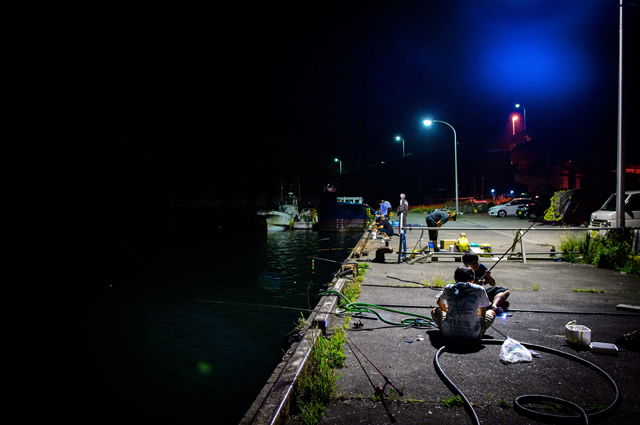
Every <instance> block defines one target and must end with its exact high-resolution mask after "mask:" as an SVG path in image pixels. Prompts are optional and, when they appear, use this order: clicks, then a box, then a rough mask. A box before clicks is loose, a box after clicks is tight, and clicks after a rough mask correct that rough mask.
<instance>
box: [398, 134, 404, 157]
mask: <svg viewBox="0 0 640 425" xmlns="http://www.w3.org/2000/svg"><path fill="white" fill-rule="evenodd" d="M396 140H397V141H400V140H402V157H403V158H404V139H403V138H402V137H400V136H396Z"/></svg>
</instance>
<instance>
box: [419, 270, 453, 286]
mask: <svg viewBox="0 0 640 425" xmlns="http://www.w3.org/2000/svg"><path fill="white" fill-rule="evenodd" d="M424 283H425V285H427V286H432V287H434V288H444V287H445V286H447V285H449V284H450V283H454V281H453V279H451V281H449V282H446V281H445V280H444V273H438V274H436V275H435V276H433V279H432V280H431V285H429V282H428V281H427V280H426V279H424Z"/></svg>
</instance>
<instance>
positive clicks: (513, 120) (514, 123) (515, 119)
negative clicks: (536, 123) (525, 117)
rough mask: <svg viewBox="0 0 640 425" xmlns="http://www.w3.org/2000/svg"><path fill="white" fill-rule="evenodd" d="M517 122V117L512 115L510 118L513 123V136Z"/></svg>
mask: <svg viewBox="0 0 640 425" xmlns="http://www.w3.org/2000/svg"><path fill="white" fill-rule="evenodd" d="M517 120H518V116H517V115H514V116H512V117H511V122H512V123H513V135H514V136H515V135H516V121H517Z"/></svg>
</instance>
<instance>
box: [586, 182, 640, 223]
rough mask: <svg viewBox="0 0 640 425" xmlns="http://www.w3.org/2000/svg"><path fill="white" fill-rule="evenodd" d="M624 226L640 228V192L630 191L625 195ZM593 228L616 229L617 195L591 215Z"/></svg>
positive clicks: (612, 196)
mask: <svg viewBox="0 0 640 425" xmlns="http://www.w3.org/2000/svg"><path fill="white" fill-rule="evenodd" d="M624 211H625V214H624V225H625V226H626V227H639V226H640V190H630V191H627V192H626V193H625V201H624ZM589 225H590V226H591V227H605V228H606V227H616V226H617V223H616V194H615V193H614V194H613V195H611V196H610V197H609V199H607V202H605V203H604V205H603V206H602V207H601V208H600V209H599V210H598V211H594V212H592V213H591V221H590V223H589ZM594 232H596V231H595V230H594Z"/></svg>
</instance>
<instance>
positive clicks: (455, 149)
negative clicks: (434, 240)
mask: <svg viewBox="0 0 640 425" xmlns="http://www.w3.org/2000/svg"><path fill="white" fill-rule="evenodd" d="M434 122H439V123H442V124H446V125H448V126H449V127H451V130H453V160H454V170H455V178H456V216H457V215H458V138H457V136H456V129H455V128H453V126H452V125H451V124H449V123H448V122H444V121H438V120H424V121H422V123H423V124H424V125H426V126H427V127H429V126H430V125H431V124H433V123H434Z"/></svg>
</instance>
